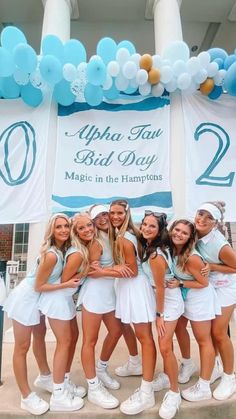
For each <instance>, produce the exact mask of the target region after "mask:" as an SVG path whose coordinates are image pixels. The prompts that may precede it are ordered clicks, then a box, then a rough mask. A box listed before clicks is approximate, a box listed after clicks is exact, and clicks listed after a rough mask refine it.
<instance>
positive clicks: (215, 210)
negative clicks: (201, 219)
mask: <svg viewBox="0 0 236 419" xmlns="http://www.w3.org/2000/svg"><path fill="white" fill-rule="evenodd" d="M201 210H204V211H208V212H209V213H210V214H211V215H212V217H213V218H214V220H220V219H221V212H220V210H219V208H217V207H216V206H215V205H213V204H210V203H209V202H205V203H204V204H202V205H200V207H199V208H198V209H197V211H201Z"/></svg>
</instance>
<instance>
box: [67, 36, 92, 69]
mask: <svg viewBox="0 0 236 419" xmlns="http://www.w3.org/2000/svg"><path fill="white" fill-rule="evenodd" d="M86 60H87V54H86V49H85V48H84V46H83V44H82V42H80V41H78V40H77V39H70V40H69V41H68V42H66V43H65V45H64V63H71V64H74V65H76V66H77V65H78V64H80V63H82V62H83V61H86Z"/></svg>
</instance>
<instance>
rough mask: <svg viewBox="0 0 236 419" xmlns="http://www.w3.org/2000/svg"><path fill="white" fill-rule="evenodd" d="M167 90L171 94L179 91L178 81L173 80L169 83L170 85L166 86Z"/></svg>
mask: <svg viewBox="0 0 236 419" xmlns="http://www.w3.org/2000/svg"><path fill="white" fill-rule="evenodd" d="M165 88H166V90H167V92H170V93H172V92H174V91H175V90H176V89H177V81H176V79H172V80H171V81H169V83H167V84H166V85H165Z"/></svg>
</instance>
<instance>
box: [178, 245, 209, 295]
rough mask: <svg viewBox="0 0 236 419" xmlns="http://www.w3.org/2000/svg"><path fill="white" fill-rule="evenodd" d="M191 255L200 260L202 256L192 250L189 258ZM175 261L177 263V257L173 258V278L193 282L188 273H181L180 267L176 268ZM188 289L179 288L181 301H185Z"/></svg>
mask: <svg viewBox="0 0 236 419" xmlns="http://www.w3.org/2000/svg"><path fill="white" fill-rule="evenodd" d="M192 255H197V256H199V257H200V258H201V259H202V256H201V255H200V253H199V252H198V251H197V250H196V249H193V251H192V252H191V255H190V256H192ZM177 261H178V256H175V257H174V258H173V271H174V275H175V278H177V279H182V281H194V277H193V276H192V275H191V274H190V273H187V272H184V271H182V269H180V267H179V266H177ZM189 289H190V288H181V294H182V297H183V300H186V297H187V293H188V291H189Z"/></svg>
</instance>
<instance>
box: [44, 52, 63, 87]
mask: <svg viewBox="0 0 236 419" xmlns="http://www.w3.org/2000/svg"><path fill="white" fill-rule="evenodd" d="M39 70H40V73H41V75H42V77H43V79H44V80H45V81H46V82H47V83H49V84H52V85H53V84H56V83H59V81H60V80H61V79H62V76H63V74H62V64H61V62H60V61H59V60H58V58H56V57H54V56H53V55H45V56H43V58H42V59H41V61H40V63H39Z"/></svg>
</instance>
